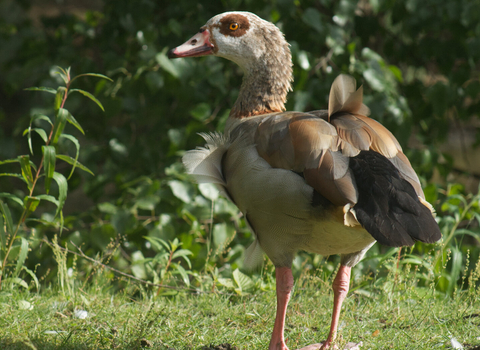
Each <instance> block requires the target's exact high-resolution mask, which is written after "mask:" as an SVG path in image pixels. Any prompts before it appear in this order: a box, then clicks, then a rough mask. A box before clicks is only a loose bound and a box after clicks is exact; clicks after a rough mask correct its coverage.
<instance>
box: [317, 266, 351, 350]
mask: <svg viewBox="0 0 480 350" xmlns="http://www.w3.org/2000/svg"><path fill="white" fill-rule="evenodd" d="M351 270H352V268H351V267H349V266H345V265H340V269H339V270H338V273H337V276H336V277H335V280H334V281H333V284H332V289H333V314H332V324H331V326H330V333H329V334H328V338H327V341H326V342H325V343H323V346H322V349H329V348H330V345H331V344H332V342H333V341H334V340H335V337H336V336H337V328H338V320H339V319H340V310H341V309H342V303H343V300H345V297H346V296H347V293H348V288H349V286H350V271H351Z"/></svg>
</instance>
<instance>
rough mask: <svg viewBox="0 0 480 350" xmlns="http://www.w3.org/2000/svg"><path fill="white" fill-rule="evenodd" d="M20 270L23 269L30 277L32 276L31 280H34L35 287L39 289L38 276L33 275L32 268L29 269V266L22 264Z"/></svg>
mask: <svg viewBox="0 0 480 350" xmlns="http://www.w3.org/2000/svg"><path fill="white" fill-rule="evenodd" d="M22 270H24V271H25V272H26V273H28V274H29V275H30V277H32V280H33V281H34V282H35V288H37V292H39V291H40V283H38V278H37V276H35V273H33V271H32V270H30V269H29V268H27V267H26V266H22Z"/></svg>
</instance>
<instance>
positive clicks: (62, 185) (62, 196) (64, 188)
mask: <svg viewBox="0 0 480 350" xmlns="http://www.w3.org/2000/svg"><path fill="white" fill-rule="evenodd" d="M53 179H54V180H55V182H56V183H57V185H58V207H57V212H56V213H55V217H57V216H58V215H60V220H61V221H62V222H63V215H62V213H61V212H62V208H63V205H64V204H65V200H66V199H67V192H68V182H67V179H66V178H65V176H63V175H62V174H60V173H56V172H55V173H53Z"/></svg>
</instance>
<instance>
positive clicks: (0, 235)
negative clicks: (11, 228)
mask: <svg viewBox="0 0 480 350" xmlns="http://www.w3.org/2000/svg"><path fill="white" fill-rule="evenodd" d="M6 247H7V233H6V232H5V220H3V215H0V253H2V254H0V256H1V257H2V259H3V252H4V251H5V248H6Z"/></svg>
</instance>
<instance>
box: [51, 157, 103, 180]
mask: <svg viewBox="0 0 480 350" xmlns="http://www.w3.org/2000/svg"><path fill="white" fill-rule="evenodd" d="M56 157H57V158H58V159H61V160H63V161H64V162H67V163H68V164H70V165H72V166H73V169H72V172H70V175H69V176H68V178H69V179H70V177H71V176H72V173H73V170H74V169H75V167H77V168H79V169H82V170H83V171H86V172H87V173H89V174H91V175H94V176H95V174H94V173H93V172H92V171H91V170H90V169H88V168H87V167H86V166H85V165H83V164H82V163H80V162H78V161H77V160H76V159H74V158H72V157H70V156H67V155H63V154H57V156H56Z"/></svg>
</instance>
